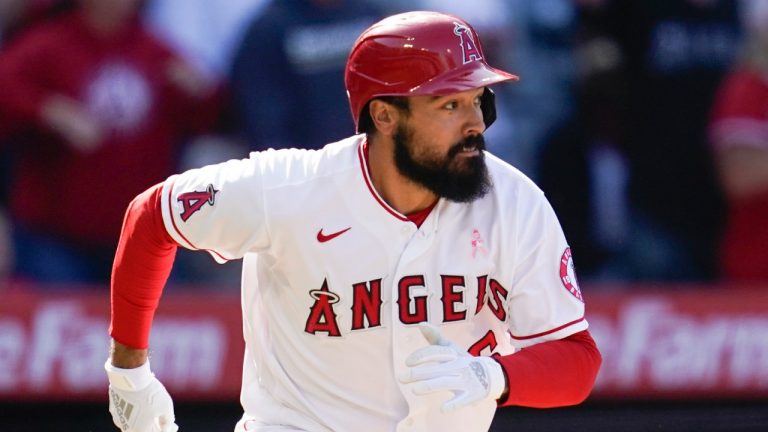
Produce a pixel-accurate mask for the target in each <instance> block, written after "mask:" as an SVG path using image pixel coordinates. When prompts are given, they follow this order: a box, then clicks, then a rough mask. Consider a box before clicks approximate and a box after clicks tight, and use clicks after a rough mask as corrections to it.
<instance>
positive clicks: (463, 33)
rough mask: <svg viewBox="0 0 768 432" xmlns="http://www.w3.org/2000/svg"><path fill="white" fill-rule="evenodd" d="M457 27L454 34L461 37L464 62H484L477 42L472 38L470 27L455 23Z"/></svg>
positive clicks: (460, 44)
mask: <svg viewBox="0 0 768 432" xmlns="http://www.w3.org/2000/svg"><path fill="white" fill-rule="evenodd" d="M453 24H454V25H455V27H454V28H453V34H455V35H456V36H458V37H459V46H461V53H462V55H463V56H462V59H463V60H462V62H463V63H464V64H467V63H469V62H472V61H478V60H482V59H483V56H482V55H481V54H480V50H479V49H478V48H477V44H476V43H475V40H474V39H473V38H472V31H470V30H469V27H467V26H465V25H463V24H460V23H457V22H455V21H454V22H453Z"/></svg>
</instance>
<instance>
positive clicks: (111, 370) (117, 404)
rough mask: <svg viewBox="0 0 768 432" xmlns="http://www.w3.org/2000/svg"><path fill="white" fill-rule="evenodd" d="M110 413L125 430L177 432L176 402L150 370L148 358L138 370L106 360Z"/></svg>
mask: <svg viewBox="0 0 768 432" xmlns="http://www.w3.org/2000/svg"><path fill="white" fill-rule="evenodd" d="M104 369H106V371H107V376H108V377H109V413H110V414H112V421H113V422H114V423H115V425H116V426H117V427H118V428H120V430H121V431H123V432H177V431H178V430H179V427H178V426H177V425H176V423H175V422H176V418H175V416H174V414H173V401H172V400H171V396H170V395H169V394H168V391H167V390H166V389H165V386H163V384H162V383H161V382H160V381H159V380H158V379H157V378H155V375H154V374H153V373H152V372H151V371H150V369H149V361H147V362H146V363H144V364H143V365H141V366H139V367H138V368H135V369H121V368H117V367H114V366H112V363H111V362H110V361H109V360H107V363H106V364H105V365H104Z"/></svg>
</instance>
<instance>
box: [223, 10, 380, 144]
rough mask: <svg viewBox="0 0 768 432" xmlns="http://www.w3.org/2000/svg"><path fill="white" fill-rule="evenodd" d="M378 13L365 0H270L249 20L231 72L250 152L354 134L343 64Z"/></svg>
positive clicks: (240, 117)
mask: <svg viewBox="0 0 768 432" xmlns="http://www.w3.org/2000/svg"><path fill="white" fill-rule="evenodd" d="M381 16H382V14H381V13H380V12H379V11H378V10H377V9H376V8H374V7H373V6H371V5H370V4H368V3H366V2H363V1H349V0H280V1H273V2H271V4H270V5H269V6H268V7H267V8H266V9H265V10H263V12H261V13H260V14H259V15H258V17H257V18H256V19H255V20H254V21H253V22H252V23H251V24H250V25H249V28H248V30H247V32H246V34H245V38H244V40H243V43H242V45H241V46H240V47H239V49H238V51H237V54H236V55H235V60H234V64H233V69H232V74H231V88H232V94H233V95H234V109H235V115H236V118H237V122H238V124H239V128H240V129H241V130H242V132H243V133H244V134H245V136H246V139H247V140H248V142H249V145H250V147H251V148H252V149H254V150H263V149H267V148H270V147H272V148H286V147H299V148H318V147H321V146H323V145H325V144H327V143H329V142H332V141H335V140H337V139H341V138H343V137H345V136H346V135H348V134H350V133H353V132H354V125H353V124H352V122H351V120H350V116H349V105H348V103H347V100H346V97H345V96H344V95H345V92H344V82H343V76H344V73H343V71H344V65H345V62H346V60H347V56H348V55H349V50H350V49H351V48H352V44H353V43H354V41H355V39H356V38H357V36H358V35H359V34H360V33H361V32H362V31H363V30H364V29H366V28H367V27H368V26H369V25H371V24H373V23H374V22H376V21H377V20H378V19H379V18H381Z"/></svg>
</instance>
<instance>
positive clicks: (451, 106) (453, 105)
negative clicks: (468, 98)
mask: <svg viewBox="0 0 768 432" xmlns="http://www.w3.org/2000/svg"><path fill="white" fill-rule="evenodd" d="M456 105H457V103H456V102H455V101H454V102H448V103H447V104H445V105H443V107H444V108H445V109H448V110H454V109H456Z"/></svg>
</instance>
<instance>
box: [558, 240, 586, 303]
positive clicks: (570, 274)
mask: <svg viewBox="0 0 768 432" xmlns="http://www.w3.org/2000/svg"><path fill="white" fill-rule="evenodd" d="M560 282H562V283H563V286H564V287H565V288H566V289H567V290H568V292H570V293H571V294H573V296H574V297H576V298H577V299H579V300H580V301H582V302H583V301H584V299H583V298H582V297H581V290H580V289H579V281H578V280H577V279H576V268H575V266H574V264H573V256H572V255H571V248H569V247H568V248H565V252H563V256H562V257H560Z"/></svg>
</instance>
